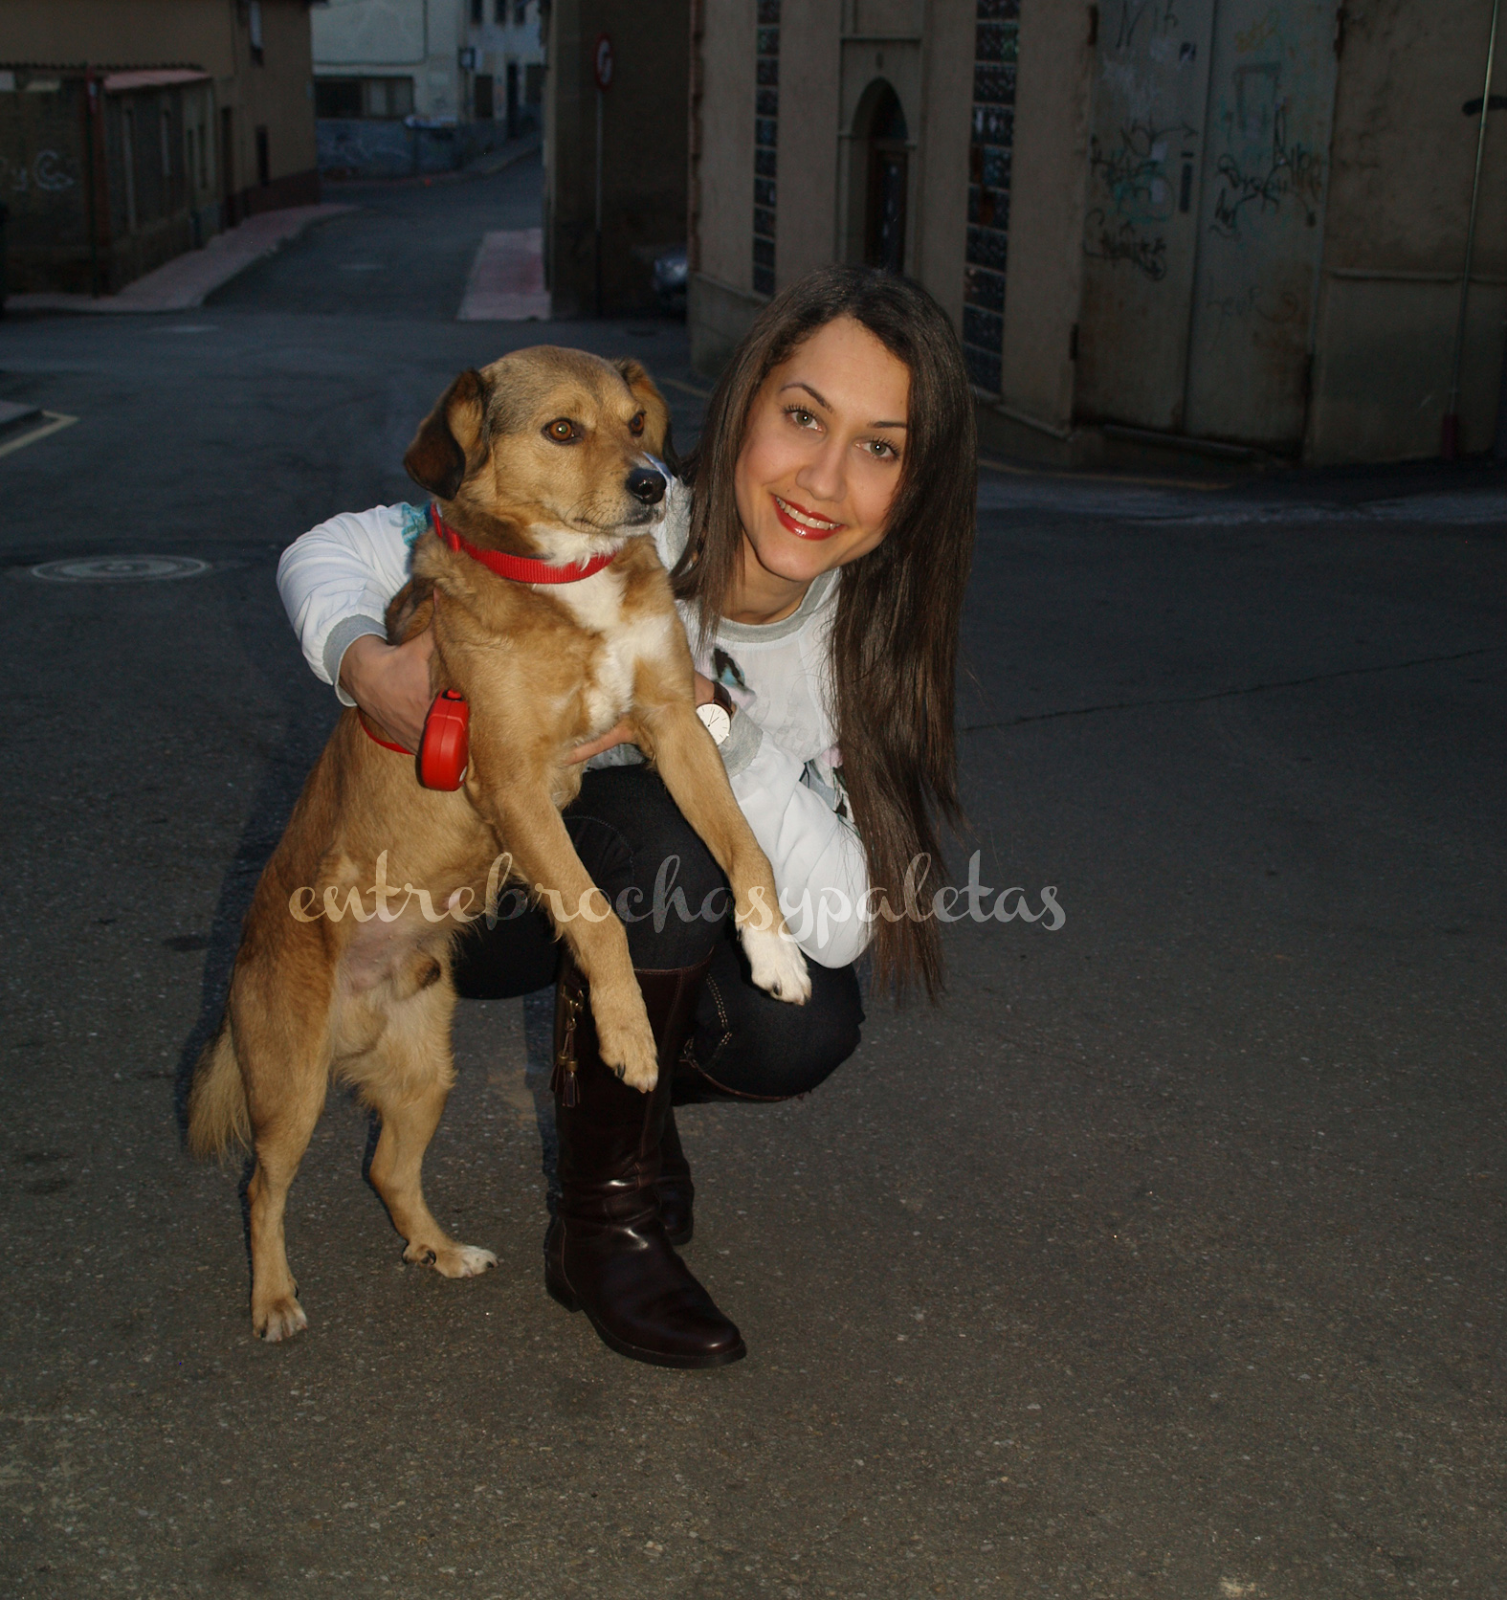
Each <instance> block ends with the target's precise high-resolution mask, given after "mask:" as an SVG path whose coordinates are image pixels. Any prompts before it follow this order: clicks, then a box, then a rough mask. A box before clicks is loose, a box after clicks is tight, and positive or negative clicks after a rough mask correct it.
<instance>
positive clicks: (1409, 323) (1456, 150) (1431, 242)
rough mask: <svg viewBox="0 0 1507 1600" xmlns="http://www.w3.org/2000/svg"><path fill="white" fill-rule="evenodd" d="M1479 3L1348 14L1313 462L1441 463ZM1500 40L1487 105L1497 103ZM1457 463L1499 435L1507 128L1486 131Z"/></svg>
mask: <svg viewBox="0 0 1507 1600" xmlns="http://www.w3.org/2000/svg"><path fill="white" fill-rule="evenodd" d="M1490 11H1491V5H1490V0H1455V3H1453V4H1451V5H1448V6H1422V5H1419V4H1417V3H1416V0H1352V3H1351V4H1348V5H1347V6H1346V8H1345V28H1344V37H1343V50H1342V53H1341V56H1340V72H1339V87H1338V93H1337V96H1336V104H1335V120H1334V141H1333V146H1332V151H1331V164H1332V178H1331V183H1330V192H1329V204H1328V210H1327V215H1326V218H1325V231H1324V282H1323V288H1322V294H1321V301H1320V308H1319V318H1318V328H1317V336H1316V349H1315V362H1314V375H1313V401H1312V405H1311V408H1310V412H1309V423H1308V437H1307V441H1306V452H1307V454H1308V455H1309V456H1310V457H1311V458H1312V459H1314V460H1316V461H1364V460H1388V459H1398V458H1405V457H1427V456H1432V455H1436V454H1437V453H1438V451H1439V439H1440V423H1441V420H1442V417H1443V414H1444V408H1445V401H1446V395H1447V391H1448V388H1449V367H1450V355H1451V351H1452V347H1453V341H1454V330H1455V319H1456V314H1457V311H1458V307H1459V286H1460V274H1461V270H1462V264H1463V261H1464V255H1465V230H1466V219H1467V214H1468V211H1469V206H1470V186H1471V175H1472V171H1473V167H1474V162H1475V148H1476V134H1477V130H1478V127H1479V123H1478V121H1477V119H1476V118H1475V117H1466V116H1464V115H1462V112H1461V106H1462V103H1463V102H1464V101H1466V100H1468V99H1474V98H1476V97H1478V96H1479V95H1480V94H1481V89H1482V84H1483V78H1484V72H1485V63H1486V41H1487V33H1488V30H1489V27H1490ZM1504 46H1507V39H1499V40H1498V51H1497V69H1496V81H1495V82H1494V84H1493V85H1492V88H1493V92H1495V93H1497V94H1501V93H1503V92H1504V90H1507V48H1504ZM1481 192H1482V206H1481V211H1480V218H1479V223H1478V228H1479V232H1478V236H1477V240H1476V254H1475V267H1474V277H1473V287H1472V293H1471V303H1470V325H1469V337H1468V338H1467V341H1466V346H1465V363H1464V371H1463V374H1462V388H1461V404H1460V415H1461V432H1462V437H1461V445H1462V449H1463V450H1465V451H1467V452H1470V451H1481V450H1486V449H1488V448H1490V446H1491V443H1492V440H1493V438H1494V436H1495V432H1496V413H1497V400H1498V393H1499V388H1500V375H1501V370H1502V359H1503V340H1502V303H1503V300H1504V297H1507V122H1504V121H1503V114H1502V113H1501V112H1497V113H1495V114H1494V115H1493V116H1492V117H1491V118H1490V121H1489V123H1488V128H1487V145H1486V165H1485V172H1484V174H1483V183H1482V191H1481Z"/></svg>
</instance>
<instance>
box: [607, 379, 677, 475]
mask: <svg viewBox="0 0 1507 1600" xmlns="http://www.w3.org/2000/svg"><path fill="white" fill-rule="evenodd" d="M613 366H615V367H616V368H617V370H618V371H619V372H621V373H622V375H623V379H624V381H625V382H626V383H627V385H628V387H629V388H630V389H631V390H632V391H633V393H634V395H635V396H636V397H637V399H638V403H639V404H640V405H641V406H642V407H643V408H644V448H645V449H646V450H648V451H649V452H650V453H651V454H653V455H656V456H660V457H661V458H663V459H664V460H665V461H667V462H668V461H669V457H668V456H667V455H666V454H665V450H666V447H667V446H668V444H669V442H670V408H669V406H667V405H666V404H665V397H664V396H663V395H662V394H661V393H660V392H659V390H658V389H656V388H655V387H654V380H653V379H652V378H651V377H650V376H649V374H648V373H647V372H645V371H644V369H643V368H642V367H641V366H640V365H639V364H638V362H636V361H635V360H634V359H633V358H632V357H631V356H624V357H623V359H622V360H621V361H614V362H613Z"/></svg>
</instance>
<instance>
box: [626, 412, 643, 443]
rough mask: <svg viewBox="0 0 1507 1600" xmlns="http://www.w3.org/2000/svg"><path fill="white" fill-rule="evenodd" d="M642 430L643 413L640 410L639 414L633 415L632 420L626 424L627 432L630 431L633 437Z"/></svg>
mask: <svg viewBox="0 0 1507 1600" xmlns="http://www.w3.org/2000/svg"><path fill="white" fill-rule="evenodd" d="M643 431H644V414H643V412H642V411H640V412H639V414H638V415H637V416H636V417H634V418H633V420H632V421H631V422H630V423H629V424H628V432H629V433H631V434H632V435H633V436H634V438H637V437H638V435H639V434H641V433H642V432H643Z"/></svg>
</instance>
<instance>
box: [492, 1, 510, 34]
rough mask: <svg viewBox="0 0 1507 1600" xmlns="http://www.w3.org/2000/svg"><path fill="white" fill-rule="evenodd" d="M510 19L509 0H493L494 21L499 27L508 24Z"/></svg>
mask: <svg viewBox="0 0 1507 1600" xmlns="http://www.w3.org/2000/svg"><path fill="white" fill-rule="evenodd" d="M507 20H508V0H493V5H492V21H493V22H495V23H496V24H497V26H498V27H499V28H501V27H504V26H506V24H507Z"/></svg>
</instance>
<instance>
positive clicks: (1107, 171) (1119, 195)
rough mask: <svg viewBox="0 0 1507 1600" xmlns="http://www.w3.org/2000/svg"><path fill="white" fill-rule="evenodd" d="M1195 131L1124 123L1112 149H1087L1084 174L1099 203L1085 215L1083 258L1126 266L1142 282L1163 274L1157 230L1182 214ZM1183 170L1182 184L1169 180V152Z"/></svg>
mask: <svg viewBox="0 0 1507 1600" xmlns="http://www.w3.org/2000/svg"><path fill="white" fill-rule="evenodd" d="M1197 137H1198V130H1197V129H1196V128H1192V127H1190V126H1189V125H1188V124H1187V123H1186V122H1177V123H1173V124H1169V125H1167V126H1165V127H1164V126H1159V125H1157V124H1155V123H1152V122H1144V121H1142V122H1129V123H1126V124H1125V125H1124V126H1123V127H1122V128H1121V129H1120V139H1119V143H1118V145H1116V146H1114V147H1112V148H1110V149H1105V147H1104V146H1103V145H1102V144H1101V143H1100V142H1099V140H1098V138H1097V137H1095V138H1093V139H1092V140H1091V141H1090V144H1089V170H1090V175H1091V179H1092V182H1093V185H1094V187H1095V191H1096V193H1098V194H1102V195H1103V196H1104V197H1105V198H1104V203H1103V204H1102V205H1098V206H1095V207H1093V208H1092V209H1091V210H1090V212H1089V214H1088V229H1087V233H1086V234H1085V237H1084V245H1083V249H1084V254H1085V255H1088V256H1091V257H1093V258H1094V259H1095V260H1099V261H1128V262H1129V263H1130V264H1131V265H1132V266H1134V267H1137V268H1138V269H1139V270H1140V271H1142V272H1144V273H1145V274H1146V276H1147V277H1148V278H1151V279H1153V280H1155V281H1158V282H1159V281H1160V280H1161V279H1162V278H1164V277H1165V276H1166V275H1167V240H1166V236H1165V234H1164V233H1162V231H1161V229H1162V227H1163V225H1164V224H1165V223H1166V222H1167V220H1168V219H1169V218H1170V217H1171V216H1172V214H1173V212H1174V211H1175V210H1177V209H1178V208H1179V207H1180V208H1181V209H1182V210H1184V211H1186V210H1187V208H1188V196H1187V194H1186V193H1184V192H1183V191H1185V190H1187V189H1188V187H1189V185H1190V183H1191V179H1192V165H1191V161H1192V150H1193V146H1194V141H1195V140H1196V139H1197ZM1174 146H1175V147H1176V149H1177V159H1178V160H1179V161H1181V163H1182V165H1183V172H1184V176H1183V181H1182V182H1181V183H1180V184H1174V183H1173V182H1172V180H1171V178H1170V177H1169V167H1168V162H1169V156H1170V154H1171V152H1172V150H1173V147H1174Z"/></svg>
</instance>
